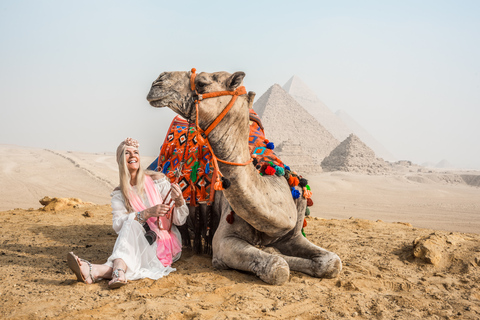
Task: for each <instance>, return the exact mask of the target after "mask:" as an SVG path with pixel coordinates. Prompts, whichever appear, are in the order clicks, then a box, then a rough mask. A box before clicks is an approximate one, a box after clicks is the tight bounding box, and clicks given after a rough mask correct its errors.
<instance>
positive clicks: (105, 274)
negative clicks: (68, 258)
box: [72, 253, 113, 284]
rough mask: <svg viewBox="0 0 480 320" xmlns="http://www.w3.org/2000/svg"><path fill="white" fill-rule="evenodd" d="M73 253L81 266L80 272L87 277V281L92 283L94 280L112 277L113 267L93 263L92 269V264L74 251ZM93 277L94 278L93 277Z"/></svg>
mask: <svg viewBox="0 0 480 320" xmlns="http://www.w3.org/2000/svg"><path fill="white" fill-rule="evenodd" d="M72 255H73V256H74V257H75V259H76V260H77V263H78V265H79V266H80V272H81V274H82V277H83V278H84V279H85V282H86V283H88V284H91V283H93V282H94V280H98V279H100V278H102V279H112V271H113V269H112V268H110V267H109V266H106V265H104V264H93V263H91V264H90V265H91V266H92V269H91V270H90V265H89V263H88V262H86V261H85V260H83V259H80V258H79V257H78V256H76V255H75V254H73V253H72ZM92 278H93V279H92Z"/></svg>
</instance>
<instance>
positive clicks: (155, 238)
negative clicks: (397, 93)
mask: <svg viewBox="0 0 480 320" xmlns="http://www.w3.org/2000/svg"><path fill="white" fill-rule="evenodd" d="M138 147H139V144H138V142H137V141H136V140H134V139H132V138H127V139H125V141H123V142H122V143H120V145H119V146H118V148H117V163H118V169H119V174H120V187H117V188H115V190H113V192H112V194H111V196H112V210H113V211H112V214H113V229H114V230H115V231H116V232H117V234H118V237H117V240H116V242H115V246H114V248H113V253H112V255H111V256H110V257H109V258H108V260H107V262H106V263H105V264H91V263H90V262H88V261H86V260H83V259H80V258H78V257H77V256H76V255H74V254H73V252H70V253H69V254H68V256H67V261H68V266H69V267H70V269H72V271H73V272H74V273H75V275H76V276H77V279H78V281H83V282H85V283H94V282H96V281H98V280H100V279H111V281H110V282H109V283H108V286H109V288H112V289H113V288H119V287H121V286H123V285H125V284H126V283H127V279H129V280H136V279H141V278H150V279H154V280H156V279H158V278H161V277H163V276H165V275H167V274H169V273H170V272H172V271H175V269H173V268H172V267H171V264H172V263H173V262H175V261H177V260H178V259H179V258H180V254H181V249H182V240H181V236H180V232H179V231H178V229H177V228H176V227H175V225H178V226H180V225H182V224H184V223H185V221H186V219H187V216H188V207H187V206H186V203H185V200H184V199H183V195H182V191H181V190H180V187H179V186H178V184H176V183H173V184H170V182H169V181H168V180H167V178H166V177H165V175H163V174H162V173H158V172H144V171H143V169H142V168H141V166H140V155H139V153H138ZM172 201H173V204H172V205H170V202H172Z"/></svg>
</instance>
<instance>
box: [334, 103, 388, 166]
mask: <svg viewBox="0 0 480 320" xmlns="http://www.w3.org/2000/svg"><path fill="white" fill-rule="evenodd" d="M335 115H336V116H337V117H339V118H340V120H342V121H343V123H345V124H346V125H347V126H348V127H349V128H350V129H351V130H352V132H353V133H354V134H355V135H356V136H358V137H359V138H360V140H362V141H363V142H365V144H366V145H367V146H369V147H370V148H372V150H373V151H374V152H375V154H376V156H377V157H380V158H383V159H384V160H387V161H391V162H395V161H396V158H395V156H394V155H392V154H391V153H390V152H389V151H388V150H387V149H386V148H385V147H384V146H383V145H382V144H381V143H380V142H378V141H377V140H376V139H375V138H374V137H373V136H372V135H371V134H370V133H368V132H367V130H365V129H364V128H363V127H362V126H361V125H359V124H358V123H357V122H356V121H355V120H353V118H352V117H350V115H349V114H348V113H346V112H345V111H343V110H338V111H337V112H335Z"/></svg>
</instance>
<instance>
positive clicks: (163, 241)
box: [129, 175, 182, 266]
mask: <svg viewBox="0 0 480 320" xmlns="http://www.w3.org/2000/svg"><path fill="white" fill-rule="evenodd" d="M145 193H146V194H147V198H148V202H149V203H150V205H151V206H152V207H153V206H155V205H157V204H162V203H163V200H162V198H161V197H160V194H159V192H158V191H157V189H156V188H155V185H154V183H153V180H152V178H151V177H150V176H147V175H145ZM129 196H130V204H131V205H132V207H133V209H135V211H143V210H145V209H147V208H146V207H145V205H144V204H143V202H142V200H141V199H140V197H139V196H138V195H137V193H135V192H134V191H133V190H131V191H130V194H129ZM167 196H168V195H167ZM165 200H166V199H165ZM168 214H173V212H172V211H170V212H169V213H168ZM156 222H157V218H156V217H152V218H150V219H148V220H147V223H148V226H149V227H150V229H151V230H153V231H154V232H155V233H156V235H157V258H158V260H160V262H161V263H162V264H163V265H164V266H170V265H171V264H172V259H173V257H175V256H176V255H177V254H178V253H179V252H180V251H182V247H181V245H180V241H179V240H178V238H177V236H176V235H175V233H173V232H171V231H170V230H171V225H170V224H171V221H169V219H167V218H166V217H161V218H160V221H158V222H159V225H160V228H159V226H158V225H157V223H156Z"/></svg>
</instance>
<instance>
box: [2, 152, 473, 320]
mask: <svg viewBox="0 0 480 320" xmlns="http://www.w3.org/2000/svg"><path fill="white" fill-rule="evenodd" d="M152 160H153V157H145V158H142V162H143V165H146V164H149V163H150V162H151V161H152ZM0 167H1V169H0V211H1V212H0V229H1V232H0V237H1V238H0V244H1V245H0V281H1V286H0V293H1V296H0V314H1V315H2V316H1V317H2V318H5V319H48V318H54V319H87V318H88V319H92V318H93V319H97V318H98V319H100V318H101V319H111V318H112V319H113V318H115V319H258V318H261V319H277V318H278V319H342V318H344V319H350V318H354V319H479V318H480V288H479V286H480V285H479V283H480V188H479V187H475V186H470V185H467V184H465V183H463V182H462V181H461V179H457V178H456V177H457V175H456V173H449V172H427V173H424V172H417V171H416V170H413V171H412V170H410V171H409V170H404V171H395V172H392V173H389V174H384V175H365V174H359V173H345V172H331V173H315V174H311V175H305V176H306V178H307V179H308V180H309V184H310V186H311V188H312V191H313V201H314V205H313V206H312V207H311V208H310V209H311V216H310V217H308V218H307V222H308V225H307V227H306V228H305V233H306V236H307V238H308V239H310V240H311V241H312V242H314V243H315V244H317V245H319V246H322V247H324V248H326V249H328V250H330V251H334V252H336V253H337V254H338V255H339V256H340V258H341V259H342V261H343V270H342V272H341V273H340V275H339V276H338V277H337V278H335V279H317V278H313V277H310V276H308V275H305V274H302V273H298V272H292V273H291V275H290V279H289V281H288V282H287V283H286V284H284V285H283V286H271V285H267V284H265V283H264V282H262V281H261V280H259V279H258V278H256V277H255V276H253V275H251V274H249V273H244V272H239V271H235V270H216V269H214V268H213V267H212V265H211V259H210V257H209V256H207V255H195V254H193V253H192V252H191V251H190V250H188V249H185V250H184V252H183V255H182V258H181V259H180V260H179V261H178V262H176V263H175V264H174V267H175V268H177V271H176V272H174V273H172V274H170V275H168V276H167V277H165V278H162V279H159V280H157V281H153V280H150V279H143V280H139V281H132V282H130V283H129V284H128V285H127V286H125V287H123V288H121V289H118V290H109V289H108V288H107V283H106V281H100V282H99V283H96V284H93V285H85V284H83V283H79V282H77V281H76V278H75V276H74V275H73V273H72V272H71V271H70V270H69V269H68V267H67V264H66V254H67V253H68V252H69V251H74V252H75V253H76V254H78V255H79V256H80V257H82V258H85V259H88V260H90V261H91V262H94V263H103V262H105V260H106V258H107V257H108V255H109V254H110V252H111V250H112V248H113V244H114V242H115V238H116V234H115V232H114V231H113V229H112V228H111V214H110V207H109V199H110V196H109V195H110V192H111V190H112V189H113V188H114V187H115V186H116V184H117V180H118V178H117V171H116V163H115V157H114V155H113V153H112V154H88V153H80V152H68V151H52V150H44V149H34V148H23V147H17V146H10V145H0ZM45 196H49V197H58V198H79V199H81V202H79V201H80V200H76V202H72V200H65V201H64V202H63V205H62V203H61V202H59V203H57V207H55V206H54V207H53V208H52V209H53V210H51V211H45V210H44V209H43V206H42V205H41V204H40V203H39V200H40V199H42V198H43V197H45ZM69 201H70V202H69ZM69 203H70V204H72V205H73V204H75V206H72V205H69ZM47 209H48V208H47Z"/></svg>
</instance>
